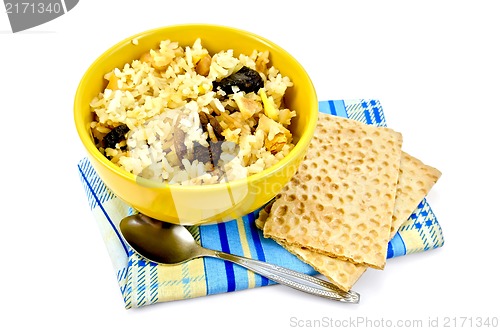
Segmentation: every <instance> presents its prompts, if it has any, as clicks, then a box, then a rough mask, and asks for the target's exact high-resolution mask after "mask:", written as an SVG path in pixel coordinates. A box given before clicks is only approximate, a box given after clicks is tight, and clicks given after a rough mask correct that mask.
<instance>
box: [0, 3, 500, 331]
mask: <svg viewBox="0 0 500 331" xmlns="http://www.w3.org/2000/svg"><path fill="white" fill-rule="evenodd" d="M403 3H404V4H403ZM191 22H206V23H215V24H222V25H230V26H234V27H237V28H241V29H246V30H250V31H252V32H254V33H257V34H260V35H262V36H264V37H266V38H268V39H270V40H273V41H274V42H276V43H277V44H278V45H280V46H282V47H284V48H285V49H287V50H288V51H289V52H290V53H291V54H292V55H294V56H295V57H296V58H297V59H298V60H299V61H300V62H301V63H302V64H303V66H304V67H305V68H306V70H307V71H308V72H309V74H310V76H311V78H312V80H313V82H314V83H315V86H316V89H317V93H318V97H319V99H320V100H327V99H353V98H354V99H355V98H374V99H379V100H380V101H381V103H382V106H383V108H384V111H385V115H386V119H387V122H388V125H389V126H390V127H392V128H394V129H396V130H398V131H400V132H402V133H403V137H404V150H405V151H406V152H408V153H410V154H412V155H414V156H416V157H418V158H420V159H421V160H422V161H424V162H425V163H428V164H430V165H433V166H435V167H437V168H438V169H440V170H441V171H442V172H443V175H442V177H441V179H440V180H439V182H438V183H437V184H436V186H435V187H434V188H433V190H432V191H431V193H430V194H429V196H428V201H429V202H430V204H431V206H432V208H433V210H434V212H435V213H436V215H437V216H438V220H439V222H440V224H441V226H442V228H443V232H444V235H445V240H446V243H445V245H444V247H442V248H440V249H438V250H435V251H432V252H426V253H419V254H415V255H412V256H406V257H401V258H396V259H393V260H390V261H389V262H388V264H387V267H386V269H385V270H384V271H374V270H369V271H368V272H367V273H366V274H365V275H364V276H363V277H362V279H361V280H360V281H359V282H358V283H357V284H356V286H355V288H354V289H355V290H356V291H358V292H360V293H361V294H362V302H361V303H360V304H359V305H344V304H339V303H336V302H331V301H327V300H324V299H321V298H318V297H313V296H307V295H305V294H302V293H300V292H296V291H294V290H291V289H288V288H286V287H284V286H270V287H266V288H259V289H253V290H246V291H240V292H236V293H231V294H221V295H216V296H212V297H205V298H199V299H192V300H186V301H179V302H171V303H161V304H157V305H153V306H149V307H145V308H141V309H133V310H125V309H124V307H123V301H122V298H121V295H120V291H119V288H118V285H117V282H116V279H115V275H114V272H113V269H112V266H111V263H110V260H109V257H108V255H107V251H106V248H105V246H104V243H103V241H102V239H101V237H100V233H99V231H98V228H97V225H96V223H95V221H94V219H93V216H92V215H91V213H90V210H89V208H88V205H87V201H86V198H85V195H84V191H83V188H82V186H81V184H80V180H79V178H78V172H77V166H76V165H77V162H78V161H79V160H80V159H81V158H82V157H84V156H85V152H84V150H83V147H82V146H81V144H80V142H79V140H78V138H77V135H76V132H75V129H74V125H73V117H72V116H73V114H72V103H73V97H74V93H75V90H76V87H77V84H78V82H79V80H80V78H81V76H82V75H83V73H84V71H85V70H86V68H87V67H88V66H89V65H90V64H91V62H92V61H93V60H94V59H95V58H96V57H97V56H98V55H99V54H101V53H102V52H103V51H104V50H106V49H107V48H108V47H110V46H111V45H113V44H114V43H116V42H118V41H120V40H122V39H124V38H126V37H128V36H129V35H132V34H135V33H137V32H140V31H143V30H147V29H150V28H155V27H159V26H164V25H171V24H176V23H191ZM499 33H500V20H499V19H498V6H497V5H495V1H467V2H466V1H424V0H420V1H413V2H411V1H410V2H409V1H405V2H403V1H315V0H309V1H290V0H289V1H271V0H266V1H261V0H252V1H238V0H231V1H226V0H217V1H207V0H205V1H197V0H191V1H168V0H159V1H139V0H136V1H124V0H121V1H118V0H113V1H110V0H107V1H97V0H95V1H80V3H79V4H78V5H77V6H76V7H75V8H74V9H73V10H71V11H70V12H68V13H67V14H66V15H64V16H62V17H60V18H57V19H55V20H53V21H51V22H48V23H46V24H44V25H41V26H38V27H35V28H32V29H30V30H28V31H25V32H21V33H16V34H13V33H12V32H11V31H10V26H9V22H8V19H7V15H6V14H5V13H4V11H3V8H2V12H1V13H0V50H1V51H0V59H1V61H0V66H1V67H0V68H1V70H0V112H1V115H2V120H1V121H0V139H1V140H0V141H1V142H2V143H1V150H0V158H1V161H0V173H1V174H2V176H3V180H2V181H1V186H0V187H1V190H2V193H3V194H2V198H1V200H0V201H1V207H2V217H1V219H0V228H1V230H0V231H1V232H0V233H1V237H0V248H1V261H0V268H1V269H0V270H1V271H0V306H1V310H0V314H1V315H2V316H3V317H2V324H4V325H8V324H9V323H12V327H10V328H9V329H13V330H14V329H16V330H17V329H19V330H20V329H36V328H37V327H39V328H43V329H46V330H63V329H78V330H88V329H90V330H92V329H102V330H105V328H108V329H109V330H139V329H141V328H144V329H148V328H155V329H156V330H179V328H178V327H189V329H191V330H195V328H196V327H197V328H204V327H206V328H208V329H214V327H217V328H218V329H237V330H247V329H265V330H272V329H277V330H286V329H297V328H298V327H294V325H293V323H291V319H293V318H297V319H300V320H313V319H322V318H328V319H329V318H332V319H338V320H343V319H349V318H354V319H356V318H358V317H359V318H370V319H372V320H381V319H382V318H383V319H384V320H391V321H394V323H395V322H396V321H397V320H399V319H411V320H423V323H424V325H427V323H428V320H429V318H436V317H439V318H441V322H442V321H443V320H444V318H445V317H455V316H456V317H461V316H464V317H472V318H473V319H475V318H476V317H488V316H490V317H492V316H496V317H498V318H500V313H499V310H498V301H497V300H498V297H499V294H500V291H499V285H498V271H497V268H498V266H497V265H496V264H497V262H498V253H499V245H498V243H499V241H500V240H499V231H500V227H499V221H500V217H499V214H498V200H499V198H500V194H499V191H498V189H499V187H500V181H499V177H500V176H499V174H498V172H499V167H498V162H497V161H496V160H497V159H498V155H497V154H498V152H499V150H500V148H499V146H498V144H499V142H500V139H499V127H500V126H499V119H500V117H499V112H500V107H499V104H500V103H499V100H498V97H499V92H500V78H499V77H500V48H499V47H498V43H499ZM495 314H496V315H495ZM475 321H476V320H474V323H475ZM360 326H361V325H360Z"/></svg>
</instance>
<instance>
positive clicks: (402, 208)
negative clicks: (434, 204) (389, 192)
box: [391, 151, 441, 238]
mask: <svg viewBox="0 0 500 331" xmlns="http://www.w3.org/2000/svg"><path fill="white" fill-rule="evenodd" d="M440 177H441V172H440V171H439V170H438V169H436V168H434V167H431V166H429V165H426V164H424V163H423V162H422V161H420V160H419V159H417V158H415V157H413V156H411V155H409V154H408V153H405V152H404V151H403V152H402V153H401V167H400V168H399V180H398V186H397V192H396V203H395V205H394V215H393V217H392V226H391V238H392V237H394V235H395V234H396V232H397V231H398V229H399V228H400V227H401V225H402V224H403V223H404V222H405V221H406V220H407V219H408V217H410V215H411V214H412V213H413V211H414V210H415V209H416V208H417V206H418V204H419V203H420V202H421V201H422V199H423V198H425V196H426V195H427V193H429V191H430V190H431V188H432V186H434V184H435V183H436V182H437V181H438V179H439V178H440Z"/></svg>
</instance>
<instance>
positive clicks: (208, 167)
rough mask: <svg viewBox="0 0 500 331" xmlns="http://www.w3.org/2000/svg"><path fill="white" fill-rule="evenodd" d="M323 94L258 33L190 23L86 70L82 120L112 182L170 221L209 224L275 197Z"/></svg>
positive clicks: (78, 108) (114, 52) (301, 150)
mask: <svg viewBox="0 0 500 331" xmlns="http://www.w3.org/2000/svg"><path fill="white" fill-rule="evenodd" d="M317 112H318V103H317V99H316V94H315V90H314V86H313V84H312V82H311V81H310V79H309V77H308V75H307V73H306V72H305V70H304V69H303V68H302V66H301V65H300V64H299V63H298V62H297V61H296V60H295V59H294V58H293V57H292V56H291V55H290V54H288V53H287V52H286V51H284V50H283V49H282V48H280V47H279V46H277V45H275V44H274V43H272V42H270V41H268V40H266V39H264V38H262V37H260V36H257V35H255V34H252V33H249V32H246V31H242V30H238V29H234V28H229V27H222V26H215V25H205V24H190V25H178V26H170V27H164V28H159V29H154V30H150V31H146V32H144V33H140V34H137V35H135V36H132V37H130V38H127V39H125V40H123V41H122V42H120V43H118V44H116V45H115V46H113V47H112V48H110V49H109V50H108V51H106V52H105V53H104V54H103V55H101V56H100V57H99V58H98V59H97V60H96V61H95V62H94V63H93V64H92V65H91V66H90V68H89V69H88V70H87V72H86V73H85V75H84V77H83V78H82V80H81V83H80V85H79V87H78V90H77V93H76V97H75V108H74V115H75V124H76V127H77V131H78V134H79V136H80V139H81V140H82V142H83V145H84V147H85V148H86V150H87V153H88V155H89V159H90V161H91V163H92V165H93V166H94V168H95V169H96V171H97V173H98V174H99V175H100V177H101V178H102V180H103V181H104V183H105V184H106V185H107V186H108V187H109V189H111V191H113V193H115V194H116V195H117V196H118V197H120V198H122V199H123V200H124V201H125V202H126V203H128V204H129V205H130V206H132V207H133V208H135V209H137V210H138V211H140V212H142V213H144V214H146V215H148V216H150V217H154V218H157V219H160V220H163V221H168V222H174V223H181V224H204V223H208V222H210V223H211V222H220V221H227V220H229V219H233V218H236V217H240V216H243V215H245V214H248V213H250V212H252V211H253V210H255V209H257V208H259V207H260V206H262V205H263V204H265V203H266V202H268V201H269V200H270V199H272V198H273V197H274V196H275V195H276V194H277V193H278V192H279V191H280V190H281V188H282V187H283V185H284V184H285V183H286V182H287V181H288V180H289V179H290V178H291V176H293V174H294V173H295V171H296V170H297V167H298V165H299V164H300V162H301V160H302V158H303V156H304V154H305V152H306V149H307V146H308V144H309V141H310V139H311V138H312V135H313V132H314V128H315V125H316V120H317Z"/></svg>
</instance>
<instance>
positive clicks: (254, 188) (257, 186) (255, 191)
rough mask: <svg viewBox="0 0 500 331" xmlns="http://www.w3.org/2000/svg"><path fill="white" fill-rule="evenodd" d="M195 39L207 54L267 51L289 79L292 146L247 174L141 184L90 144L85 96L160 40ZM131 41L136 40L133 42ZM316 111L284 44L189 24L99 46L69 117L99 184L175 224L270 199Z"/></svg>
mask: <svg viewBox="0 0 500 331" xmlns="http://www.w3.org/2000/svg"><path fill="white" fill-rule="evenodd" d="M196 38H201V41H202V44H203V46H204V47H206V48H207V49H208V50H209V51H210V52H211V53H212V54H213V53H216V52H218V51H221V50H227V49H233V50H234V52H235V55H237V54H240V53H244V54H251V52H252V51H253V50H254V49H257V50H261V51H264V50H269V52H270V59H271V62H272V64H273V65H274V66H275V67H276V68H278V69H279V70H280V71H281V73H282V74H283V75H286V76H288V77H290V79H291V80H292V82H293V84H294V86H293V87H291V88H289V89H288V91H287V93H286V95H285V102H286V105H287V107H288V108H290V109H294V110H295V111H296V112H297V117H296V118H294V119H293V122H292V126H291V131H292V134H293V136H294V141H295V143H296V146H295V147H294V148H293V149H292V151H291V152H290V154H289V155H287V156H286V157H285V158H284V159H283V160H281V161H280V162H279V163H278V164H276V165H274V166H273V167H270V168H268V169H266V170H264V171H262V172H261V173H258V174H255V175H252V176H250V177H248V178H246V179H242V180H236V181H232V182H229V183H225V184H211V185H202V186H180V185H167V184H158V183H155V182H152V181H148V180H145V179H142V178H138V177H137V176H135V175H133V174H131V173H129V172H127V171H125V170H123V169H121V168H119V167H118V166H116V165H115V164H113V163H111V162H110V161H109V160H108V159H106V157H104V155H102V154H101V153H100V152H99V150H98V149H97V148H96V146H95V144H94V141H93V138H92V136H91V134H90V122H91V121H92V117H93V114H92V113H91V111H90V106H89V104H90V101H91V100H92V99H93V98H94V97H95V96H97V95H98V93H99V92H101V91H102V90H103V89H104V87H105V84H106V81H105V80H104V78H103V76H104V74H106V73H107V72H109V71H111V70H112V69H114V68H115V67H120V68H121V67H122V66H123V65H124V64H125V63H127V62H131V61H132V60H134V59H138V58H139V57H140V55H141V54H143V53H144V52H146V51H147V50H149V49H151V48H156V47H158V44H159V42H160V41H161V40H165V39H170V40H172V41H178V42H179V43H180V45H182V46H188V45H192V44H193V42H194V41H195V40H196ZM132 40H134V41H137V42H138V43H136V42H134V43H133V42H132ZM317 115H318V100H317V97H316V92H315V89H314V86H313V84H312V82H311V80H310V78H309V76H308V75H307V73H306V72H305V70H304V68H303V67H302V66H301V65H300V64H299V63H298V62H297V60H295V59H294V58H293V57H292V56H291V55H290V54H288V53H287V52H286V51H285V50H284V49H282V48H281V47H279V46H277V45H276V44H274V43H273V42H271V41H269V40H266V39H264V38H262V37H260V36H257V35H255V34H253V33H250V32H246V31H242V30H238V29H234V28H230V27H224V26H216V25H207V24H188V25H175V26H167V27H162V28H158V29H153V30H149V31H145V32H142V33H139V34H137V35H135V36H131V37H129V38H127V39H125V40H123V41H121V42H119V43H118V44H116V45H114V46H113V47H111V48H110V49H108V50H107V51H105V52H104V53H103V54H102V55H101V56H100V57H99V58H97V60H95V62H94V63H93V64H92V65H91V66H90V67H89V68H88V70H87V71H86V72H85V74H84V76H83V78H82V80H81V82H80V84H79V86H78V89H77V91H76V96H75V103H74V120H75V125H76V129H77V132H78V135H79V137H80V139H81V141H82V143H83V146H84V147H85V148H86V150H87V152H88V157H89V160H90V162H91V163H92V165H93V166H94V168H95V170H96V171H97V173H98V174H99V176H100V177H101V179H102V180H103V181H104V183H105V184H106V185H107V186H108V187H109V188H110V189H111V190H112V191H113V192H114V193H115V194H116V195H117V196H118V197H120V198H121V199H122V200H124V201H125V202H126V203H128V204H129V205H130V206H132V207H133V208H135V209H137V210H138V211H140V212H141V213H144V214H146V215H148V216H150V217H153V218H156V219H160V220H163V221H166V222H173V223H181V224H205V223H214V222H223V221H227V220H230V219H234V218H237V217H240V216H243V215H245V214H248V213H250V212H252V211H254V210H256V209H258V208H259V207H261V206H263V205H264V204H265V203H266V202H268V201H269V200H271V199H272V198H273V197H274V196H275V195H276V194H277V193H278V192H279V191H280V190H281V189H282V187H283V186H284V185H285V183H286V182H288V181H289V180H290V178H291V177H292V176H293V175H294V173H295V172H296V170H297V168H298V166H299V164H300V162H301V160H302V158H303V157H304V155H305V152H306V149H307V146H308V145H309V142H310V140H311V138H312V136H313V133H314V129H315V127H316V121H317Z"/></svg>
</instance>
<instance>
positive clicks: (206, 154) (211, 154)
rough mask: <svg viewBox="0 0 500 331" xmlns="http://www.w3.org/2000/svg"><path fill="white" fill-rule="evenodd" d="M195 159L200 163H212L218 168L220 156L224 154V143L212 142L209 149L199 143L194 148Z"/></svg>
mask: <svg viewBox="0 0 500 331" xmlns="http://www.w3.org/2000/svg"><path fill="white" fill-rule="evenodd" d="M193 154H194V159H195V160H198V162H202V163H207V162H210V163H211V164H212V165H213V166H217V163H218V162H219V159H220V155H221V154H222V141H217V142H210V144H209V146H208V147H205V146H202V145H200V144H199V143H198V142H195V143H194V146H193Z"/></svg>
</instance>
